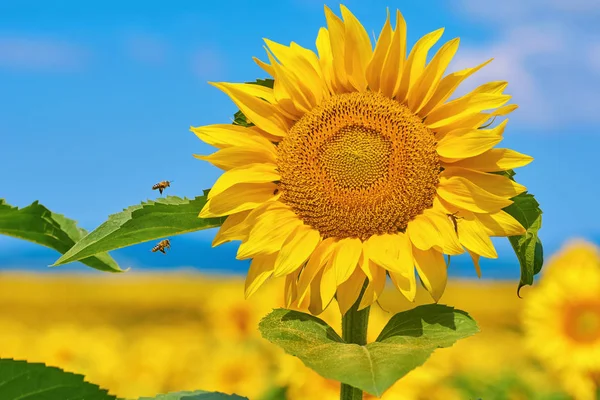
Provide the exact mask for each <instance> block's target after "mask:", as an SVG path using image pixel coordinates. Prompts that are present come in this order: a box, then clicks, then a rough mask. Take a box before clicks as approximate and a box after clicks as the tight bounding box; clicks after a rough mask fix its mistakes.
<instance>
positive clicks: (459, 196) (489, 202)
mask: <svg viewBox="0 0 600 400" xmlns="http://www.w3.org/2000/svg"><path fill="white" fill-rule="evenodd" d="M437 193H438V196H440V197H441V198H442V199H444V200H446V201H447V202H449V203H450V204H453V205H455V206H458V207H460V208H463V209H465V210H469V211H473V212H478V213H489V212H497V211H500V210H501V209H503V208H504V207H507V206H509V205H511V204H512V203H513V202H512V200H508V199H506V198H504V197H500V196H496V195H494V194H492V193H490V192H488V191H486V190H483V189H482V188H480V187H479V186H477V185H475V184H474V183H473V182H471V181H470V180H468V179H466V178H463V177H461V176H453V177H450V178H446V177H443V176H442V177H440V181H439V183H438V191H437Z"/></svg>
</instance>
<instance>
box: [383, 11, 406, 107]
mask: <svg viewBox="0 0 600 400" xmlns="http://www.w3.org/2000/svg"><path fill="white" fill-rule="evenodd" d="M405 57H406V21H405V20H404V17H403V16H402V14H401V13H400V11H399V10H396V29H394V31H393V32H392V39H391V42H390V45H389V46H388V49H387V54H386V57H385V61H384V62H383V68H382V69H381V79H380V85H379V87H380V91H381V93H382V94H383V95H384V96H386V97H390V98H391V97H393V96H394V93H396V91H397V90H398V88H399V87H400V84H401V83H402V76H403V70H404V58H405Z"/></svg>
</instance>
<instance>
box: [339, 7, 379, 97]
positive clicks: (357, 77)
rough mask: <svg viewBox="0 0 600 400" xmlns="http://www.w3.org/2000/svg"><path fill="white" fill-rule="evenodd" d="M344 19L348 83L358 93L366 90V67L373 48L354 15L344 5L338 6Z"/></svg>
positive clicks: (367, 35)
mask: <svg viewBox="0 0 600 400" xmlns="http://www.w3.org/2000/svg"><path fill="white" fill-rule="evenodd" d="M340 9H341V10H342V17H343V18H344V26H345V30H344V39H345V47H344V55H345V63H344V64H345V67H346V73H347V76H348V81H349V83H350V84H351V85H352V86H353V87H354V89H356V90H357V91H359V92H363V91H365V90H366V89H367V77H366V71H367V65H368V64H369V61H371V57H372V55H373V47H372V45H371V39H370V38H369V34H368V33H367V31H366V30H365V28H364V27H363V26H362V24H361V23H360V21H359V20H358V19H356V17H355V16H354V14H352V13H351V12H350V10H348V8H347V7H346V6H344V5H340Z"/></svg>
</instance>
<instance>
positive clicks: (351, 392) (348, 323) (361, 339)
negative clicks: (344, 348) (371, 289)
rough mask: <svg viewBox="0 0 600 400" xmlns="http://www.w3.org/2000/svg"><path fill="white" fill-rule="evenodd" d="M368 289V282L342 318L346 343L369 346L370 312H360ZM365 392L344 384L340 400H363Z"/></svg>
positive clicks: (366, 309) (343, 337)
mask: <svg viewBox="0 0 600 400" xmlns="http://www.w3.org/2000/svg"><path fill="white" fill-rule="evenodd" d="M366 287H367V282H366V281H365V284H364V285H363V288H362V291H361V292H360V296H358V300H356V303H354V305H353V306H352V307H351V308H350V310H348V312H346V314H344V315H343V316H342V339H344V342H346V343H355V344H358V345H361V346H364V345H366V344H367V327H368V326H369V310H370V308H371V307H366V308H364V309H362V310H360V311H358V305H359V304H360V300H361V299H362V296H363V293H364V292H365V289H366ZM362 398H363V392H362V390H360V389H357V388H355V387H352V386H350V385H348V384H346V383H342V388H341V391H340V400H362Z"/></svg>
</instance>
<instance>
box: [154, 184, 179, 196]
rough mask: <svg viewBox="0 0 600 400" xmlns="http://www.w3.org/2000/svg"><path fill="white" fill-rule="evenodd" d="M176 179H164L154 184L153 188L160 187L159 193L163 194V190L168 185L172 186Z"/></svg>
mask: <svg viewBox="0 0 600 400" xmlns="http://www.w3.org/2000/svg"><path fill="white" fill-rule="evenodd" d="M172 182H175V181H162V182H158V183H157V184H156V185H154V186H152V190H156V189H158V191H159V193H160V194H162V192H163V190H165V189H166V188H168V187H171V183H172Z"/></svg>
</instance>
